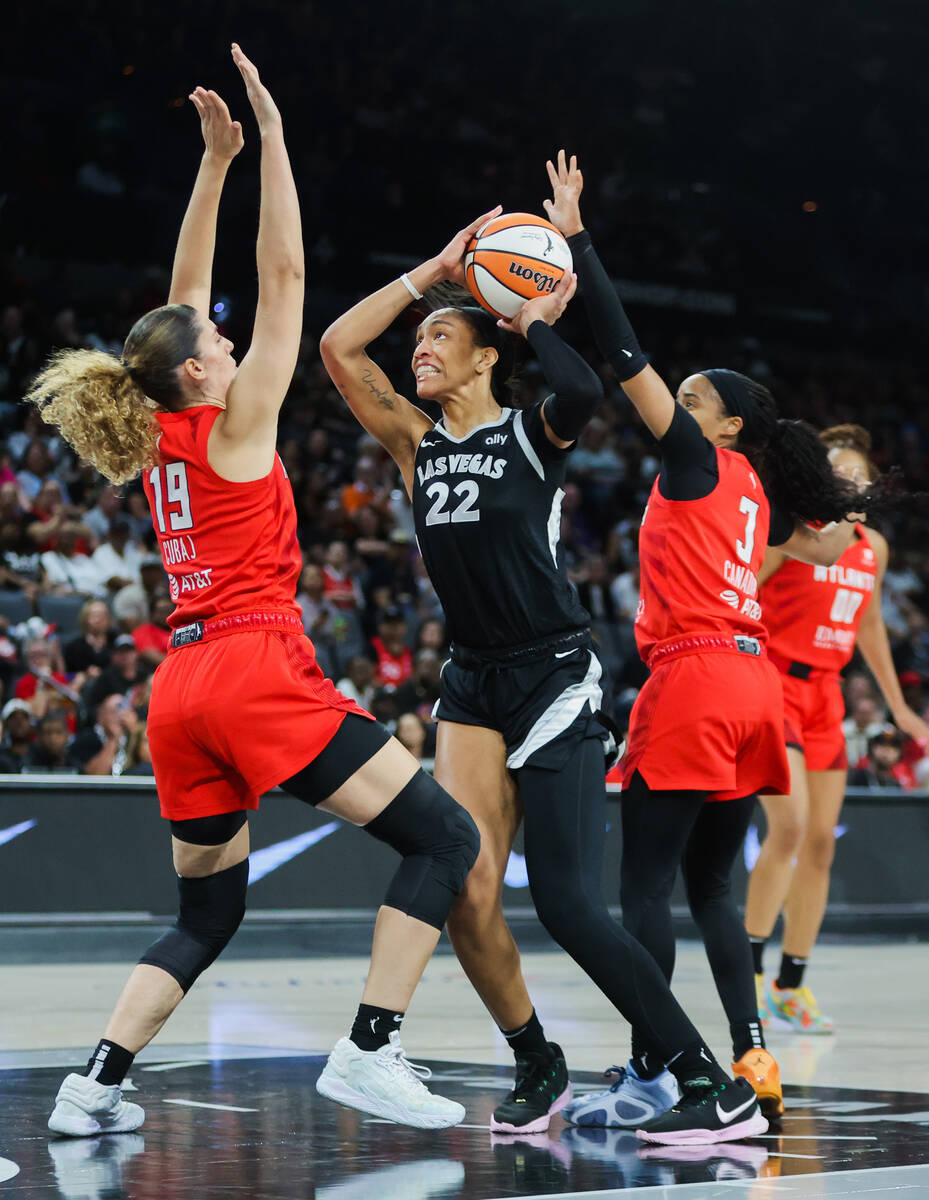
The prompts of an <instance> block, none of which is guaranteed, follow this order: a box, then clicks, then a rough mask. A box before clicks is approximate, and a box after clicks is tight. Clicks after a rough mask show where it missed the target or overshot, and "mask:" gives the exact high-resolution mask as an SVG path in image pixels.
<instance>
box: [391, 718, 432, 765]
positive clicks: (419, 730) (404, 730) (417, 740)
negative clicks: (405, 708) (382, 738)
mask: <svg viewBox="0 0 929 1200" xmlns="http://www.w3.org/2000/svg"><path fill="white" fill-rule="evenodd" d="M396 738H397V741H398V742H400V743H401V744H402V745H404V746H406V748H407V750H409V752H410V753H411V754H412V755H413V757H414V758H418V759H420V760H421V759H422V758H423V757H424V751H425V747H426V728H425V726H424V725H423V723H422V721H421V720H420V719H419V717H418V716H417V715H416V713H411V712H405V713H401V714H400V716H399V717H398V718H397V732H396Z"/></svg>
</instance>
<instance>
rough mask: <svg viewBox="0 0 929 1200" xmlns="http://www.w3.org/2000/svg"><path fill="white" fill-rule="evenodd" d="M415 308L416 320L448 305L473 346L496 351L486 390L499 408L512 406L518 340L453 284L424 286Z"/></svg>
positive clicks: (467, 294) (467, 293)
mask: <svg viewBox="0 0 929 1200" xmlns="http://www.w3.org/2000/svg"><path fill="white" fill-rule="evenodd" d="M417 307H418V310H419V314H420V319H425V318H426V317H428V316H429V315H430V314H431V313H434V312H437V311H438V310H439V309H440V308H450V309H452V310H453V311H454V313H455V316H456V317H460V318H461V320H462V321H464V322H465V324H466V325H467V326H468V327H469V328H470V330H471V336H472V337H473V339H474V344H475V346H479V347H480V348H481V349H483V348H484V347H485V346H491V347H492V348H493V349H494V350H496V352H497V361H496V362H495V363H494V365H493V369H492V370H491V372H490V391H491V394H492V395H493V398H494V399H495V400H496V401H497V403H498V404H499V405H501V406H502V407H508V406H512V405H513V403H514V399H513V394H512V393H513V388H514V386H515V384H516V377H517V375H518V373H519V350H520V341H521V339H519V338H517V337H516V335H515V334H512V333H509V332H508V331H507V330H506V329H501V328H500V326H499V325H498V324H497V318H496V317H495V316H493V314H492V313H489V312H488V311H487V310H486V309H484V308H481V307H480V306H479V305H477V304H475V303H474V297H473V296H472V295H471V293H470V292H469V291H467V290H466V289H465V288H463V287H460V286H459V285H458V284H457V283H438V284H436V285H435V287H431V288H427V289H426V291H425V293H424V294H423V299H422V302H421V304H420V305H419V306H417Z"/></svg>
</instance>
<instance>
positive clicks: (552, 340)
mask: <svg viewBox="0 0 929 1200" xmlns="http://www.w3.org/2000/svg"><path fill="white" fill-rule="evenodd" d="M526 336H527V338H528V339H529V344H530V345H531V346H532V348H533V350H534V351H535V352H536V355H537V356H538V359H539V364H540V365H541V367H542V374H543V375H544V376H545V378H546V379H547V380H548V382H549V384H550V386H551V388H552V390H553V391H554V393H555V394H554V395H553V396H549V398H548V399H547V400H546V401H545V420H546V421H547V422H548V426H549V428H550V429H551V431H552V433H554V434H555V436H556V437H559V438H561V440H562V441H565V442H573V441H574V439H575V438H576V437H577V436H578V434H579V433H580V432H581V430H582V429H583V428H584V426H585V425H586V424H587V422H588V421H589V420H590V418H591V417H592V416H593V415H594V411H595V409H596V408H597V406H598V405H599V404H600V402H601V400H602V399H603V384H602V383H601V382H600V380H599V378H598V377H597V374H596V372H595V371H594V370H593V368H592V367H590V366H588V364H587V363H586V362H584V360H583V359H582V358H581V356H580V355H579V354H578V352H577V351H576V350H572V349H571V347H570V346H569V345H568V344H567V342H564V341H562V339H561V338H560V337H559V336H558V334H557V333H556V332H555V331H554V329H552V327H551V326H550V325H546V324H545V322H544V321H533V322H532V324H531V325H530V326H529V329H528V331H527V334H526Z"/></svg>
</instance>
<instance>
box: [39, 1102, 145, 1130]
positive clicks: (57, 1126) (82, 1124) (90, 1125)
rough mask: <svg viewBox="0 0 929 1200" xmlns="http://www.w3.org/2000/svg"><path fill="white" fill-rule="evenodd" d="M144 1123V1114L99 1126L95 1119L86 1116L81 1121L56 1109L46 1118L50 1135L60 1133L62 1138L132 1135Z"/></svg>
mask: <svg viewBox="0 0 929 1200" xmlns="http://www.w3.org/2000/svg"><path fill="white" fill-rule="evenodd" d="M144 1121H145V1113H144V1112H142V1115H141V1116H140V1117H137V1116H135V1115H132V1116H129V1117H124V1118H123V1119H122V1120H121V1121H114V1122H113V1123H112V1124H111V1125H101V1124H100V1122H99V1121H98V1120H97V1119H96V1118H95V1117H92V1116H90V1114H87V1115H86V1116H85V1119H84V1120H83V1121H82V1120H80V1118H79V1117H77V1116H75V1115H73V1114H70V1113H59V1112H58V1109H57V1107H56V1108H55V1109H54V1110H53V1111H52V1115H51V1116H50V1117H49V1118H48V1127H49V1129H50V1130H51V1131H52V1133H60V1134H62V1136H64V1137H95V1136H96V1135H97V1134H101V1133H132V1132H133V1130H135V1129H138V1128H139V1127H140V1126H141V1125H142V1124H143V1123H144Z"/></svg>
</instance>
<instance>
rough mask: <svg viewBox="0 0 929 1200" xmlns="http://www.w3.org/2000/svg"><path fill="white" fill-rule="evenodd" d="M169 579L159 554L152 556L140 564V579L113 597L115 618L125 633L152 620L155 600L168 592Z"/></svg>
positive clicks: (121, 589)
mask: <svg viewBox="0 0 929 1200" xmlns="http://www.w3.org/2000/svg"><path fill="white" fill-rule="evenodd" d="M167 587H168V579H167V576H166V574H165V569H164V567H163V566H162V565H161V558H160V556H159V555H157V554H150V555H148V557H146V558H143V559H142V561H141V562H140V564H139V578H138V580H137V581H136V582H135V583H130V584H129V585H128V586H127V587H124V588H120V590H119V591H118V592H117V593H116V595H115V596H114V597H113V616H114V617H115V618H116V620H117V621H118V622H119V627H120V629H122V630H123V631H124V632H125V633H131V632H132V631H133V629H135V627H136V626H137V625H143V624H144V623H145V622H146V621H150V620H151V615H152V605H153V604H154V602H155V598H156V597H157V596H159V595H161V593H162V592H164V591H166V590H167Z"/></svg>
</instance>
